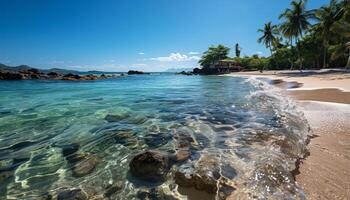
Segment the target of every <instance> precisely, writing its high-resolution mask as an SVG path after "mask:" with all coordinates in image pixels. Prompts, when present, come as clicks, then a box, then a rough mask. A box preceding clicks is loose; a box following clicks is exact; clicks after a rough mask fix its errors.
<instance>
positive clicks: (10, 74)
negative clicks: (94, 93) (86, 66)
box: [0, 67, 121, 81]
mask: <svg viewBox="0 0 350 200" xmlns="http://www.w3.org/2000/svg"><path fill="white" fill-rule="evenodd" d="M16 69H17V68H14V69H11V68H3V69H0V80H31V79H39V80H51V79H53V80H67V81H85V80H98V79H106V78H114V77H118V76H121V75H117V74H107V75H106V74H102V75H94V74H88V75H78V74H73V73H68V74H61V73H58V72H54V71H50V72H48V73H44V72H43V71H41V70H39V69H35V68H29V67H26V68H24V67H22V68H19V69H21V70H16Z"/></svg>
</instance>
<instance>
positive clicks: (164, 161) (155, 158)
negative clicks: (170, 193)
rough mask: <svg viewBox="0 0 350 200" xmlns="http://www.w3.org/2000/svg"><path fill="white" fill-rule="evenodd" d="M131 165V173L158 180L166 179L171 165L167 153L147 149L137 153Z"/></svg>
mask: <svg viewBox="0 0 350 200" xmlns="http://www.w3.org/2000/svg"><path fill="white" fill-rule="evenodd" d="M129 167H130V172H131V174H132V175H133V176H135V177H136V178H139V179H142V180H145V181H151V182H158V181H162V180H164V178H165V176H166V175H167V173H168V171H169V167H170V166H169V159H168V157H167V155H164V154H163V153H161V152H159V151H146V152H143V153H140V154H138V155H136V156H135V157H134V158H133V159H132V160H131V162H130V164H129Z"/></svg>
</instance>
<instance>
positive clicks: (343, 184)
mask: <svg viewBox="0 0 350 200" xmlns="http://www.w3.org/2000/svg"><path fill="white" fill-rule="evenodd" d="M225 76H243V77H256V78H267V79H269V80H271V81H273V82H274V83H275V84H274V85H276V86H277V87H281V88H284V89H286V93H287V94H288V95H289V96H291V97H292V98H293V99H295V100H296V101H297V105H298V106H299V108H300V109H301V110H303V112H304V115H305V117H306V119H307V121H308V123H309V125H310V127H311V130H312V135H311V138H312V139H311V141H310V143H309V144H308V149H309V155H308V156H307V157H306V158H305V159H303V160H301V162H300V165H299V168H298V171H297V174H296V176H295V178H296V181H297V183H298V184H299V185H300V186H301V188H302V189H303V190H304V192H305V195H306V198H307V199H312V200H313V199H349V198H350V168H349V167H347V166H350V156H349V155H350V148H349V147H350V132H349V131H348V130H350V124H349V123H348V122H349V120H350V73H349V72H348V71H345V72H344V71H335V72H334V71H325V70H324V71H321V72H315V71H308V72H303V73H300V72H290V71H289V72H286V71H267V72H264V73H260V72H238V73H231V74H228V75H225Z"/></svg>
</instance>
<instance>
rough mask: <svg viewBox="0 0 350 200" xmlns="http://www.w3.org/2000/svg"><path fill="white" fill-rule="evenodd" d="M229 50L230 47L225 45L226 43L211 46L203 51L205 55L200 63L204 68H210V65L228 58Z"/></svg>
mask: <svg viewBox="0 0 350 200" xmlns="http://www.w3.org/2000/svg"><path fill="white" fill-rule="evenodd" d="M229 52H230V48H228V47H225V46H224V45H218V46H216V47H215V46H212V47H209V49H208V50H207V51H206V52H204V53H203V56H202V58H201V59H200V60H199V62H198V63H199V64H200V65H201V66H202V67H203V68H208V67H210V65H214V64H215V63H217V62H218V61H220V60H223V59H226V58H228V57H227V55H228V54H229Z"/></svg>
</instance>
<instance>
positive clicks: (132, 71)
mask: <svg viewBox="0 0 350 200" xmlns="http://www.w3.org/2000/svg"><path fill="white" fill-rule="evenodd" d="M133 74H149V73H145V72H143V71H136V70H129V71H128V75H133Z"/></svg>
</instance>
